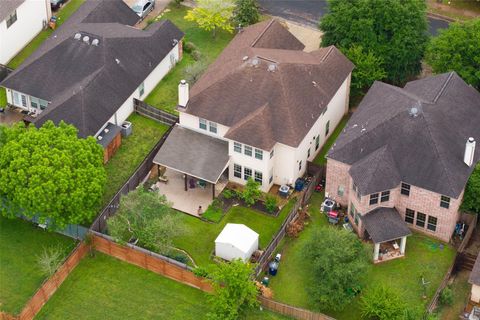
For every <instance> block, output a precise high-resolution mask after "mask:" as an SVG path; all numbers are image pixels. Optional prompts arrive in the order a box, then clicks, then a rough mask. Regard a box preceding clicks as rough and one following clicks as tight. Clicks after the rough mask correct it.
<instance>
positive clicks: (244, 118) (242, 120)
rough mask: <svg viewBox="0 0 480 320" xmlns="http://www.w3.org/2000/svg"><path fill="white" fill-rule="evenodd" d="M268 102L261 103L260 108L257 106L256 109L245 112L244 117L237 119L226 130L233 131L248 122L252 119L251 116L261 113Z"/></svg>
mask: <svg viewBox="0 0 480 320" xmlns="http://www.w3.org/2000/svg"><path fill="white" fill-rule="evenodd" d="M268 104H269V103H268V102H267V103H265V104H263V105H262V106H261V107H260V108H258V109H257V110H255V111H254V112H251V113H249V114H247V115H246V116H245V117H243V118H242V119H241V120H240V121H238V122H237V123H236V124H235V125H234V126H232V127H231V128H230V130H228V131H229V132H230V131H232V132H233V131H235V130H236V129H238V128H240V127H241V126H243V125H244V124H245V123H247V122H249V121H250V120H252V118H254V117H256V116H257V115H259V114H261V113H263V112H264V111H265V109H266V107H267V106H268Z"/></svg>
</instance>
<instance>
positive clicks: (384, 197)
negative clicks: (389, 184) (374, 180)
mask: <svg viewBox="0 0 480 320" xmlns="http://www.w3.org/2000/svg"><path fill="white" fill-rule="evenodd" d="M388 200H390V191H383V192H382V195H381V197H380V202H387V201H388Z"/></svg>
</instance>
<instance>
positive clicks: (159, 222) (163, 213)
mask: <svg viewBox="0 0 480 320" xmlns="http://www.w3.org/2000/svg"><path fill="white" fill-rule="evenodd" d="M107 224H108V232H109V233H110V235H112V236H113V237H114V238H116V239H118V240H120V241H122V242H128V241H130V240H133V239H136V240H138V245H140V246H142V247H145V248H147V249H150V250H154V251H157V252H159V253H162V254H168V253H170V251H171V250H172V249H173V244H172V243H173V239H174V238H175V237H177V236H179V235H180V234H181V233H182V231H183V228H182V226H181V224H180V223H179V221H178V216H176V215H174V214H173V210H172V208H171V206H170V204H169V203H168V202H167V199H166V198H165V196H163V195H160V194H159V193H158V192H148V191H145V190H144V189H142V188H139V189H136V190H135V191H132V192H130V193H128V194H127V195H126V196H123V197H122V198H121V200H120V207H119V209H118V211H117V213H116V214H115V215H114V216H113V217H112V218H110V219H108V221H107Z"/></svg>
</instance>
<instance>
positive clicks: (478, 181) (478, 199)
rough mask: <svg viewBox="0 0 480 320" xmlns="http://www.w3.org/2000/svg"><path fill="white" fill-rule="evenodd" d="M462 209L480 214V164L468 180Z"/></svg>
mask: <svg viewBox="0 0 480 320" xmlns="http://www.w3.org/2000/svg"><path fill="white" fill-rule="evenodd" d="M462 209H463V210H465V211H468V212H474V213H480V163H478V164H477V166H476V167H475V170H473V173H472V175H471V176H470V178H469V179H468V182H467V187H466V188H465V193H464V194H463V202H462Z"/></svg>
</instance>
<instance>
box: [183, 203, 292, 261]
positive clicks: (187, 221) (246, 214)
mask: <svg viewBox="0 0 480 320" xmlns="http://www.w3.org/2000/svg"><path fill="white" fill-rule="evenodd" d="M293 204H294V202H293V200H292V201H290V202H289V203H288V204H286V205H285V206H284V207H283V209H282V210H281V211H280V213H279V214H278V216H277V217H274V216H268V215H266V214H264V213H261V212H258V211H255V210H252V209H249V208H245V207H240V206H238V207H232V208H231V209H230V210H229V211H228V212H227V213H226V216H225V217H223V219H222V220H221V222H219V223H208V222H204V221H202V220H200V219H198V218H195V217H193V216H190V215H188V214H184V213H180V212H179V213H178V214H179V215H180V221H179V223H180V224H181V225H183V226H184V228H185V234H184V235H183V236H181V237H179V238H177V239H176V240H175V241H174V245H175V246H176V247H178V248H181V249H183V250H185V251H187V252H188V253H189V254H190V256H192V258H193V259H194V261H195V263H196V264H197V265H202V266H205V265H208V264H209V263H212V260H211V259H210V255H211V254H212V253H213V250H214V248H215V243H214V241H215V239H216V238H217V236H218V235H219V234H220V232H221V231H222V229H223V227H224V226H225V225H226V224H227V223H241V224H245V225H246V226H248V227H249V228H251V229H252V230H253V231H255V232H257V233H258V234H259V235H260V238H259V246H260V248H265V247H266V246H267V245H268V244H269V243H270V241H271V240H272V238H273V236H274V235H275V234H276V232H277V231H278V229H279V228H280V226H281V224H282V223H283V221H284V220H285V218H286V216H287V215H288V213H289V211H290V210H291V208H292V207H293Z"/></svg>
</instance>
